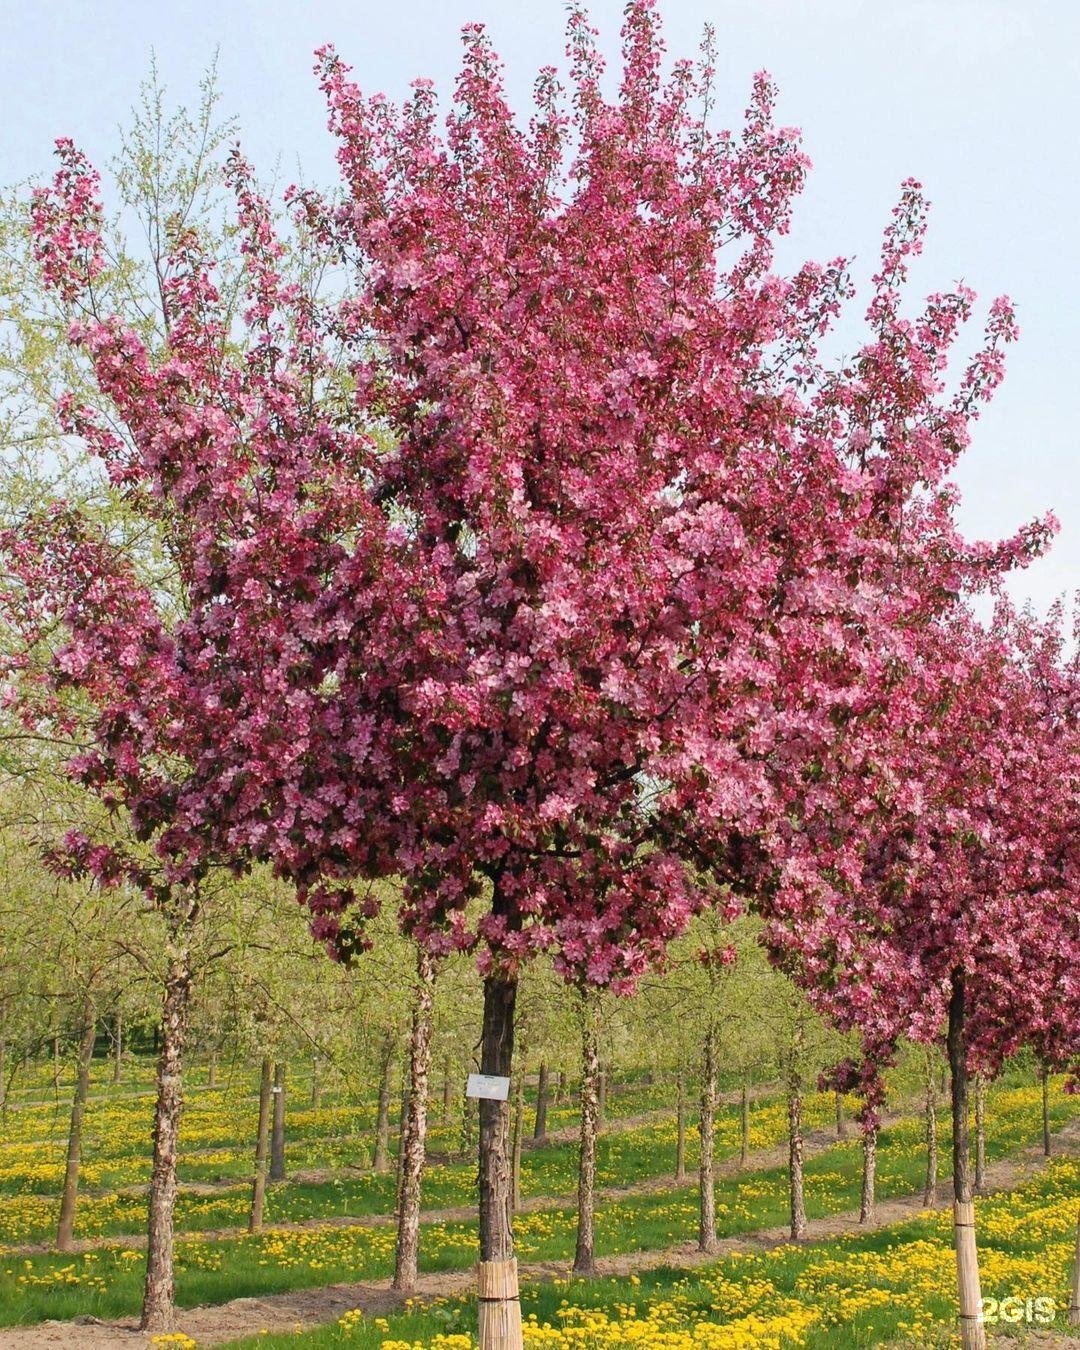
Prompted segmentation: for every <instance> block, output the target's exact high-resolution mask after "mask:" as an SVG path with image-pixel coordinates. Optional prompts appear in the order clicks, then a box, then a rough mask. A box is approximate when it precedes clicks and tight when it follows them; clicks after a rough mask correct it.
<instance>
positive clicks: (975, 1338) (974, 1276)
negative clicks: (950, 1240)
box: [953, 1200, 986, 1350]
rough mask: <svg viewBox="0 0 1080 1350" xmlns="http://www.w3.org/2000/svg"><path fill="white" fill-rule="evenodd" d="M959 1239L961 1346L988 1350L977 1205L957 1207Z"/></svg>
mask: <svg viewBox="0 0 1080 1350" xmlns="http://www.w3.org/2000/svg"><path fill="white" fill-rule="evenodd" d="M953 1229H954V1233H955V1238H956V1276H957V1283H958V1286H959V1292H960V1343H961V1345H962V1346H963V1350H985V1347H986V1328H985V1326H984V1324H983V1311H982V1291H981V1289H980V1287H979V1258H978V1253H977V1251H976V1247H975V1205H974V1203H973V1202H972V1201H971V1200H956V1201H954V1203H953Z"/></svg>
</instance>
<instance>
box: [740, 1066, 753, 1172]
mask: <svg viewBox="0 0 1080 1350" xmlns="http://www.w3.org/2000/svg"><path fill="white" fill-rule="evenodd" d="M749 1157H750V1079H749V1078H748V1077H747V1078H744V1079H743V1085H742V1092H741V1093H740V1096H739V1166H740V1167H745V1166H746V1164H747V1161H748V1160H749Z"/></svg>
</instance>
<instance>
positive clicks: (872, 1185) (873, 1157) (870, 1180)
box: [859, 1125, 878, 1223]
mask: <svg viewBox="0 0 1080 1350" xmlns="http://www.w3.org/2000/svg"><path fill="white" fill-rule="evenodd" d="M877 1136H878V1132H877V1126H876V1125H864V1126H863V1132H862V1143H863V1168H862V1194H861V1195H860V1197H859V1222H860V1223H869V1222H870V1220H871V1219H872V1218H873V1217H874V1201H875V1194H876V1190H877Z"/></svg>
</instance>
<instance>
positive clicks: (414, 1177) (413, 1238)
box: [393, 948, 435, 1290]
mask: <svg viewBox="0 0 1080 1350" xmlns="http://www.w3.org/2000/svg"><path fill="white" fill-rule="evenodd" d="M434 1026H435V964H434V962H433V961H432V958H431V957H430V956H429V955H428V953H427V952H426V951H424V950H423V949H422V948H418V949H417V954H416V985H415V990H414V995H413V1013H412V1030H411V1034H410V1036H409V1093H408V1105H407V1110H406V1115H405V1128H404V1129H403V1131H402V1136H401V1153H400V1161H399V1174H400V1178H401V1179H400V1184H399V1186H398V1231H397V1249H396V1252H395V1257H394V1280H393V1288H395V1289H401V1290H411V1289H415V1288H416V1281H417V1276H418V1272H419V1262H420V1200H421V1194H422V1190H423V1183H424V1167H425V1165H426V1162H427V1102H428V1079H429V1078H430V1076H431V1038H432V1034H433V1032H434Z"/></svg>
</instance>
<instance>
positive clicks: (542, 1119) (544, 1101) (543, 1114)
mask: <svg viewBox="0 0 1080 1350" xmlns="http://www.w3.org/2000/svg"><path fill="white" fill-rule="evenodd" d="M547 1113H548V1066H547V1063H546V1061H545V1062H542V1063H541V1065H540V1077H539V1080H538V1081H537V1084H536V1120H535V1121H534V1122H533V1138H534V1139H535V1140H536V1142H537V1143H538V1144H542V1143H543V1142H544V1140H545V1139H546V1138H547Z"/></svg>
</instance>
